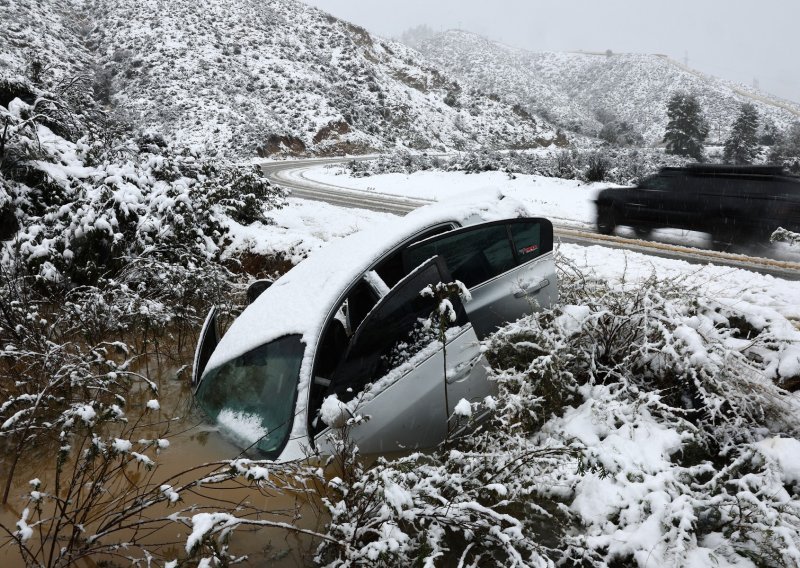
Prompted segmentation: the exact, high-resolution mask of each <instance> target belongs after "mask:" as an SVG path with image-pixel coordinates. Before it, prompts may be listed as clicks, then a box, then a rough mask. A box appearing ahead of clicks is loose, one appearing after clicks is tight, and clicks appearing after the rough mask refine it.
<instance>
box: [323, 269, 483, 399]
mask: <svg viewBox="0 0 800 568" xmlns="http://www.w3.org/2000/svg"><path fill="white" fill-rule="evenodd" d="M448 278H449V277H448V276H447V274H446V268H445V267H444V266H443V263H442V262H441V261H439V260H438V259H433V260H431V261H430V262H427V263H425V264H424V265H423V266H421V267H419V269H417V270H415V271H414V272H413V273H412V274H410V275H409V276H408V277H406V278H405V279H404V280H402V281H401V282H400V284H398V285H397V286H396V287H395V288H394V289H392V291H391V292H389V294H388V295H387V296H386V297H385V298H383V300H382V301H381V302H380V303H379V304H378V305H377V306H376V307H375V309H374V310H373V311H372V312H371V313H370V314H369V316H368V317H367V319H365V320H364V322H363V323H362V325H361V326H360V327H359V329H358V330H356V333H355V335H354V337H353V339H352V341H351V343H350V347H349V348H348V350H347V353H346V354H345V357H344V359H343V361H342V362H341V363H340V364H339V365H338V367H337V368H336V370H335V371H334V372H333V373H332V375H331V383H330V388H329V393H331V392H333V393H336V394H337V395H338V396H339V399H340V400H345V401H346V400H350V399H352V398H353V397H354V396H355V395H356V394H357V393H359V392H360V391H362V390H363V389H364V387H365V385H366V384H367V383H370V382H372V381H374V380H376V379H379V378H381V377H383V376H384V375H386V374H387V373H388V372H389V371H391V370H392V369H393V368H395V367H397V366H398V365H400V364H402V363H403V362H405V361H407V360H408V359H409V358H411V357H413V356H414V355H415V354H417V353H419V352H420V351H421V350H422V349H424V348H425V347H426V346H427V345H429V344H430V343H431V342H432V341H434V340H435V339H436V334H435V333H434V332H432V331H431V330H430V329H429V326H428V325H426V322H425V320H427V319H428V318H429V317H430V315H431V313H432V312H433V311H434V309H435V307H436V301H435V300H434V298H432V297H431V296H429V295H425V296H423V295H421V294H420V292H421V291H422V290H423V289H424V288H425V287H426V286H429V285H435V284H437V283H439V282H442V281H446V280H447V279H448ZM453 305H454V308H455V309H456V315H457V321H456V322H455V323H454V324H455V325H464V324H466V323H467V321H468V320H467V315H466V312H465V311H464V308H463V306H462V305H461V303H460V302H458V301H455V300H454V301H453Z"/></svg>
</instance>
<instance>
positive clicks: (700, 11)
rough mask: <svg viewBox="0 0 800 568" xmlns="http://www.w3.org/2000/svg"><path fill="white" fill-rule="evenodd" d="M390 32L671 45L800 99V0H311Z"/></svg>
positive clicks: (557, 47) (706, 66)
mask: <svg viewBox="0 0 800 568" xmlns="http://www.w3.org/2000/svg"><path fill="white" fill-rule="evenodd" d="M305 1H306V2H307V3H308V4H312V5H315V6H318V7H319V8H322V9H323V10H325V11H327V12H330V13H331V14H333V15H335V16H338V17H340V18H342V19H345V20H348V21H351V22H353V23H355V24H358V25H361V26H363V27H365V28H367V29H368V30H370V31H371V32H373V33H376V34H378V35H381V36H384V37H395V38H396V37H399V36H400V34H401V33H402V32H403V31H404V30H406V29H407V28H410V27H413V26H416V25H419V24H427V25H429V26H430V27H431V28H433V29H434V30H436V31H443V30H447V29H450V28H461V29H466V30H470V31H474V32H477V33H480V34H482V35H485V36H487V37H489V38H491V39H495V40H499V41H502V42H504V43H506V44H509V45H512V46H516V47H522V48H526V49H530V50H533V51H572V50H579V49H583V50H587V51H605V50H606V49H611V50H613V51H617V52H637V53H665V54H667V55H670V56H672V57H674V58H675V59H678V60H681V61H683V59H684V57H686V56H687V55H688V59H689V65H691V66H692V67H695V68H697V69H699V70H701V71H705V72H707V73H711V74H713V75H716V76H718V77H722V78H724V79H731V80H734V81H739V82H742V83H745V84H748V85H752V84H753V81H754V80H757V81H758V85H759V87H760V88H761V89H762V90H764V91H767V92H770V93H773V94H776V95H779V96H782V97H785V98H787V99H791V100H793V101H797V102H800V0H757V1H754V0H546V1H542V0H493V1H492V2H489V1H486V0H482V1H479V0H305Z"/></svg>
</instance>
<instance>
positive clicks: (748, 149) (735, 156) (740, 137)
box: [722, 103, 758, 164]
mask: <svg viewBox="0 0 800 568" xmlns="http://www.w3.org/2000/svg"><path fill="white" fill-rule="evenodd" d="M757 156H758V111H757V110H756V107H755V106H754V105H753V104H751V103H744V104H743V105H742V107H741V109H740V110H739V116H738V117H736V121H735V122H734V123H733V128H731V133H730V135H729V136H728V139H727V140H725V149H724V152H723V154H722V157H723V159H724V160H725V163H726V164H752V163H753V160H755V158H756V157H757Z"/></svg>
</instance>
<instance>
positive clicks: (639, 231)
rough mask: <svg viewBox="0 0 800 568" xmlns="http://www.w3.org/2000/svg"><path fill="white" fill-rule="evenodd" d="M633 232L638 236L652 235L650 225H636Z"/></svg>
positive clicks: (646, 236) (643, 237) (644, 237)
mask: <svg viewBox="0 0 800 568" xmlns="http://www.w3.org/2000/svg"><path fill="white" fill-rule="evenodd" d="M633 232H634V233H635V234H636V236H637V237H638V238H640V239H646V238H648V237H649V236H650V233H651V230H650V227H634V228H633Z"/></svg>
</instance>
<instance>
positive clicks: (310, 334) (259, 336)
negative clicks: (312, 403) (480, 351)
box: [206, 195, 529, 374]
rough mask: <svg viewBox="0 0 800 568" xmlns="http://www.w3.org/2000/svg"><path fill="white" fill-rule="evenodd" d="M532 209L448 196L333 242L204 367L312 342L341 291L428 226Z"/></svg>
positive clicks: (271, 294) (282, 283)
mask: <svg viewBox="0 0 800 568" xmlns="http://www.w3.org/2000/svg"><path fill="white" fill-rule="evenodd" d="M528 214H529V212H528V210H527V208H526V207H525V206H524V205H523V204H522V203H520V202H518V201H516V200H512V199H504V198H503V197H502V196H498V195H494V196H492V197H491V198H484V199H481V200H473V201H471V202H468V203H466V204H465V203H463V202H462V203H454V202H451V201H449V200H448V201H444V202H441V203H438V204H434V205H430V206H427V207H423V208H421V209H417V210H416V211H413V212H412V213H410V214H408V215H407V216H405V217H398V218H397V219H392V220H390V221H389V222H386V223H383V224H381V225H380V226H379V227H374V228H371V229H367V230H363V231H359V232H357V233H355V234H352V235H349V236H347V237H345V238H343V239H341V240H338V241H335V242H333V243H330V244H328V245H326V246H325V247H323V248H321V249H319V250H317V251H315V252H314V253H313V254H312V255H311V256H309V258H307V259H306V260H304V261H303V262H301V263H299V264H298V265H297V266H295V267H294V268H292V269H291V270H290V271H289V272H287V273H286V274H284V275H283V276H282V277H281V278H279V279H278V280H277V281H276V282H275V283H274V284H273V285H272V286H271V287H270V288H268V289H267V290H265V291H264V292H263V293H262V294H261V295H260V296H259V297H258V298H257V299H256V301H255V302H253V303H252V304H251V305H250V306H248V307H247V309H245V310H244V312H243V313H242V314H241V315H240V316H239V317H238V318H237V319H236V321H234V322H233V325H232V326H231V327H230V329H229V330H228V331H227V333H226V334H225V335H224V336H223V337H222V339H221V340H220V342H219V344H218V345H217V347H216V349H215V351H214V354H213V355H212V356H211V358H210V359H209V361H208V364H207V365H206V369H207V370H208V369H213V368H215V367H218V366H220V365H222V364H223V363H225V362H226V361H229V360H231V359H233V358H234V357H238V356H239V355H242V354H244V353H246V352H248V351H250V350H251V349H254V348H256V347H258V346H260V345H264V344H265V343H267V342H269V341H272V340H274V339H277V338H279V337H283V336H285V335H295V334H296V335H301V336H302V340H303V342H304V343H305V344H306V345H307V346H312V344H313V343H315V341H316V339H317V336H318V335H319V331H320V329H321V327H322V326H323V325H324V323H325V318H326V317H327V315H328V313H329V312H330V310H331V309H333V307H334V306H335V304H336V302H337V300H338V299H339V297H340V296H341V294H342V292H344V291H345V290H346V289H347V288H348V287H349V286H350V285H351V284H352V283H353V282H354V281H355V280H357V279H358V278H359V277H360V276H361V275H362V274H363V273H364V271H365V270H367V269H368V268H369V267H370V266H371V265H373V264H374V263H375V262H377V261H378V260H379V259H380V258H381V257H382V256H383V255H385V254H386V253H388V252H389V251H391V250H392V249H393V248H395V247H397V246H398V245H400V244H401V243H402V242H403V241H405V240H406V239H408V238H409V237H411V236H413V235H415V234H416V233H418V232H419V231H422V230H424V229H425V228H427V227H430V226H433V225H436V224H439V223H446V222H449V221H450V222H452V221H455V222H457V223H459V224H472V223H474V222H481V221H490V220H496V219H503V218H509V217H519V216H524V215H528ZM307 363H309V364H310V362H306V361H304V366H305V364H307ZM301 374H303V373H302V371H301Z"/></svg>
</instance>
